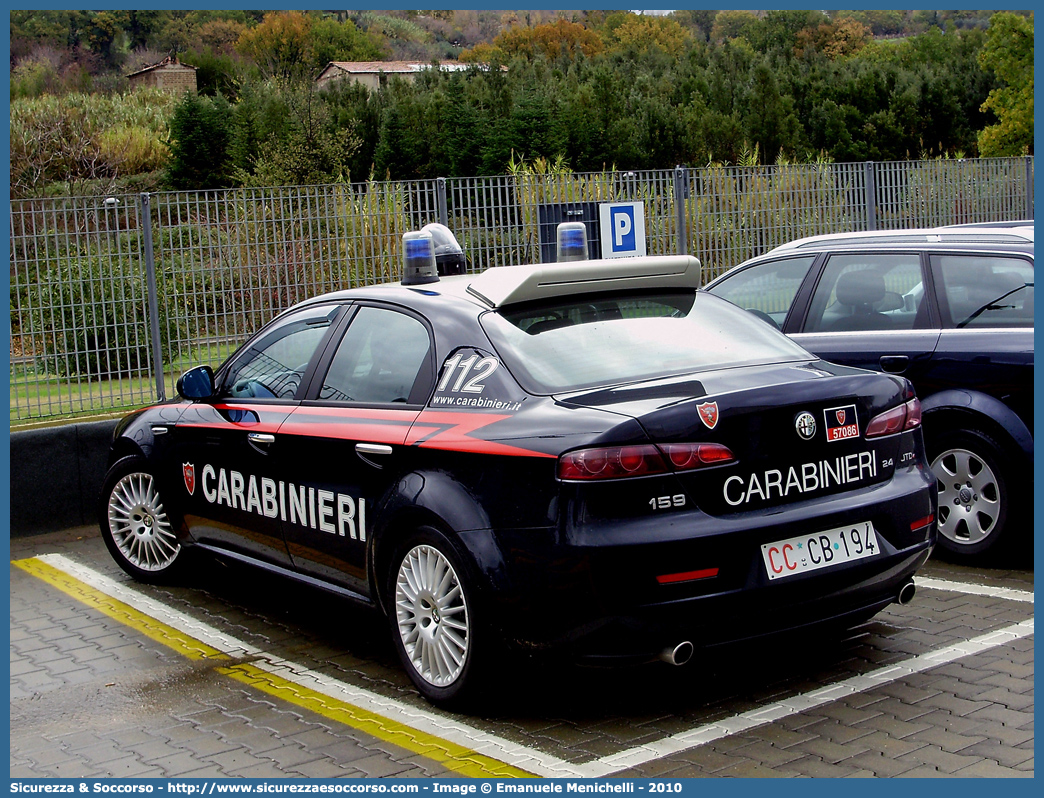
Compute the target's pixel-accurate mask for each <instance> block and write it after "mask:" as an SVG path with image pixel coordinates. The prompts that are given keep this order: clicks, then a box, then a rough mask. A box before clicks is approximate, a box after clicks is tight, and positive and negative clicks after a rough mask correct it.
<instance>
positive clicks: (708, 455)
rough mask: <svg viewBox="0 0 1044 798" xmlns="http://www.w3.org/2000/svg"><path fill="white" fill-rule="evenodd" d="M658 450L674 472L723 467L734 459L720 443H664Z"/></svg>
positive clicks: (728, 450)
mask: <svg viewBox="0 0 1044 798" xmlns="http://www.w3.org/2000/svg"><path fill="white" fill-rule="evenodd" d="M660 448H661V449H662V450H663V452H664V454H666V455H667V459H668V460H669V461H670V464H671V467H672V468H673V469H674V470H675V471H689V470H691V469H693V468H702V467H703V466H711V465H724V464H725V463H731V462H732V461H733V460H735V459H736V456H735V455H734V454H733V453H732V451H731V450H730V449H729V447H728V446H723V445H722V444H720V443H665V444H663V445H661V446H660Z"/></svg>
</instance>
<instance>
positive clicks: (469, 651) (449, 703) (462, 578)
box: [385, 526, 492, 709]
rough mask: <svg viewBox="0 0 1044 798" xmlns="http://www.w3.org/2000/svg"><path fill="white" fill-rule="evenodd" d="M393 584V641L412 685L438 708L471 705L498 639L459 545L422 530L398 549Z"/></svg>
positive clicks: (433, 531)
mask: <svg viewBox="0 0 1044 798" xmlns="http://www.w3.org/2000/svg"><path fill="white" fill-rule="evenodd" d="M387 580H388V581H387V585H386V594H385V595H386V596H387V602H386V603H387V607H386V609H387V615H388V620H389V622H390V624H391V632H392V640H393V641H394V645H395V650H396V651H397V652H398V655H399V660H400V661H401V662H402V665H403V668H404V669H405V670H406V673H407V674H408V675H409V677H410V680H411V681H412V682H413V684H414V685H415V686H416V687H417V689H418V690H419V691H420V693H421V695H423V696H424V697H425V698H426V699H427V700H428V701H430V702H431V703H433V704H436V705H440V706H445V707H453V708H455V709H460V708H463V707H466V706H468V705H470V704H471V702H472V700H473V699H474V698H475V697H476V695H477V694H478V693H479V692H480V683H481V681H482V679H483V677H484V676H485V675H486V674H485V673H483V670H484V668H485V667H486V665H487V664H488V662H487V660H488V659H489V657H487V651H488V650H490V649H491V648H492V639H491V636H489V635H486V634H485V630H484V628H483V626H482V625H481V624H480V617H481V615H480V610H479V608H478V606H477V600H476V591H475V588H474V585H473V583H472V581H471V580H470V579H469V577H468V572H467V569H466V568H464V567H463V562H462V560H461V558H460V556H459V555H458V554H457V552H456V550H455V549H454V547H453V545H452V544H451V543H450V541H449V540H448V538H447V537H446V536H445V535H444V534H442V532H440V531H439V530H437V529H435V528H434V527H429V526H425V527H421V528H419V529H418V530H416V531H415V532H414V533H412V534H411V535H409V536H408V537H407V538H405V539H404V540H403V541H402V542H400V543H399V545H398V546H396V548H395V553H394V555H393V557H392V559H391V564H390V567H389V569H388V575H387Z"/></svg>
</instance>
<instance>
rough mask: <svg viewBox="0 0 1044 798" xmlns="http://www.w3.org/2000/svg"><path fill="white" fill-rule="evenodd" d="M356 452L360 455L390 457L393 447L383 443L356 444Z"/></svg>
mask: <svg viewBox="0 0 1044 798" xmlns="http://www.w3.org/2000/svg"><path fill="white" fill-rule="evenodd" d="M355 451H357V452H358V453H359V454H383V455H389V454H391V453H392V447H390V446H388V445H386V444H383V443H357V444H355Z"/></svg>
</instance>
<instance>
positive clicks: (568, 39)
mask: <svg viewBox="0 0 1044 798" xmlns="http://www.w3.org/2000/svg"><path fill="white" fill-rule="evenodd" d="M604 47H605V45H604V44H603V43H602V39H601V37H600V36H599V35H598V34H597V33H595V32H594V31H591V30H588V29H587V28H585V27H584V26H583V25H581V24H579V23H577V22H569V21H568V20H565V19H559V20H556V21H554V22H548V23H545V24H543V25H535V26H533V27H513V28H509V29H508V30H506V31H504V32H503V33H501V34H499V35H498V36H497V37H496V38H495V39H494V40H493V42H492V45H491V47H490V49H489V50H488V51H487V52H488V53H489V55H490V59H489V60H496V61H499V62H500V63H505V62H507V61H510V60H511V59H512V58H516V57H518V58H524V59H526V60H527V61H532V60H533V59H534V58H537V57H538V56H542V57H544V58H547V59H550V60H552V61H556V60H558V59H564V60H573V59H574V58H576V57H577V56H578V55H579V54H581V53H583V54H584V55H585V56H588V57H590V56H593V55H596V54H597V53H600V52H602V50H603V49H604ZM476 49H477V48H476ZM460 57H461V60H463V61H475V60H476V59H475V58H473V57H472V54H470V53H469V52H468V51H467V50H465V51H464V52H463V53H461V56H460Z"/></svg>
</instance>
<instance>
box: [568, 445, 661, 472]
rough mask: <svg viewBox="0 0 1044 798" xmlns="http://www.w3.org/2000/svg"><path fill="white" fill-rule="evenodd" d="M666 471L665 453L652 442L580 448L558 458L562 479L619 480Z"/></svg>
mask: <svg viewBox="0 0 1044 798" xmlns="http://www.w3.org/2000/svg"><path fill="white" fill-rule="evenodd" d="M665 471H667V463H666V462H664V459H663V455H662V454H660V450H659V449H657V448H656V447H655V446H651V445H646V446H609V447H603V448H598V449H580V450H579V451H576V452H569V453H568V454H564V455H562V456H561V457H560V458H558V478H559V479H618V478H619V477H640V476H645V475H647V474H662V473H664V472H665Z"/></svg>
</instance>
